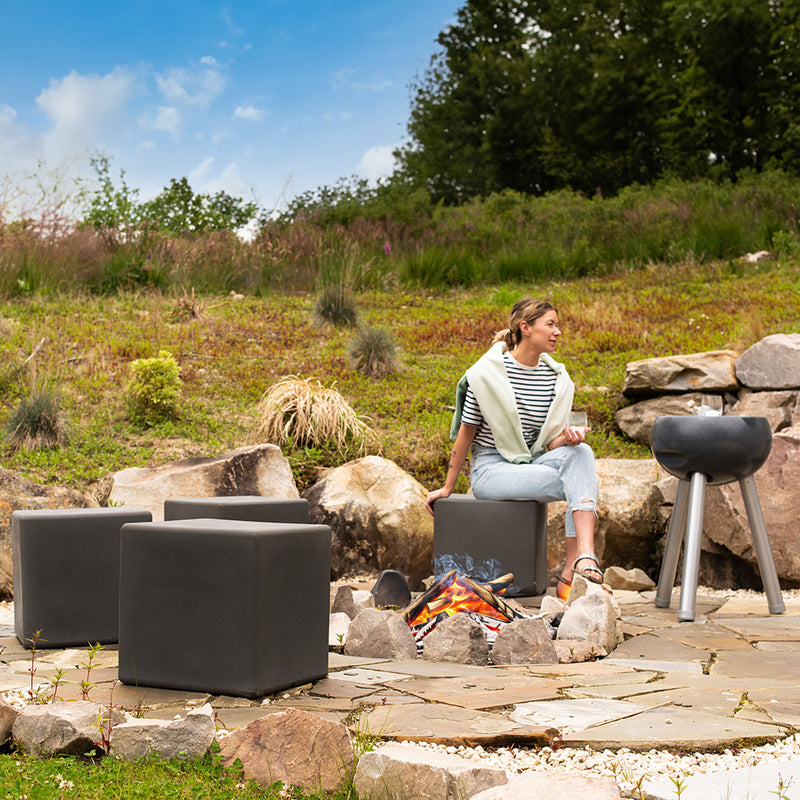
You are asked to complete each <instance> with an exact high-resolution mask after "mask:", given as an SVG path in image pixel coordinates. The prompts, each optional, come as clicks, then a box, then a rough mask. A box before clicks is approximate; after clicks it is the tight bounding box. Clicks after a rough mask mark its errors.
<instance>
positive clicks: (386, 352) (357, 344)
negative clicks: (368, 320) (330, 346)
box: [347, 328, 400, 378]
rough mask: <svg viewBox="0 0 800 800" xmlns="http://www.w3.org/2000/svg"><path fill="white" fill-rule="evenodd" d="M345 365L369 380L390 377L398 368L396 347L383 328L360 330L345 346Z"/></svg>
mask: <svg viewBox="0 0 800 800" xmlns="http://www.w3.org/2000/svg"><path fill="white" fill-rule="evenodd" d="M347 364H348V366H349V367H350V369H355V370H357V371H358V372H361V373H362V374H364V375H367V376H368V377H370V378H382V377H383V376H384V375H391V374H392V373H393V372H397V370H398V369H399V368H400V360H399V359H398V357H397V345H395V343H394V339H392V336H391V334H389V333H388V331H386V330H384V329H383V328H361V329H360V330H359V331H358V333H357V334H356V335H355V336H354V337H353V338H352V339H351V340H350V343H349V345H348V346H347Z"/></svg>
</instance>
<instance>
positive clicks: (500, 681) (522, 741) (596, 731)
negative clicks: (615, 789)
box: [0, 590, 800, 798]
mask: <svg viewBox="0 0 800 800" xmlns="http://www.w3.org/2000/svg"><path fill="white" fill-rule="evenodd" d="M615 596H616V595H615ZM619 601H620V607H621V609H622V614H623V622H624V626H625V630H626V631H628V637H629V638H627V640H626V641H625V642H624V643H623V644H622V645H621V646H620V647H618V648H617V650H615V651H614V652H613V653H612V654H611V655H610V656H609V657H608V658H606V659H604V660H601V661H596V662H588V663H581V664H556V665H549V664H548V665H526V666H522V667H519V666H517V667H488V666H487V667H474V666H466V665H458V664H448V663H442V662H429V661H424V660H421V659H420V660H417V661H400V662H392V661H388V660H384V659H365V658H354V657H347V656H343V655H340V654H338V653H331V654H330V658H329V673H328V676H327V677H325V678H323V679H321V680H319V681H316V682H315V683H314V684H313V685H305V686H300V687H294V688H293V689H288V690H285V691H283V692H278V693H277V694H275V695H273V696H271V697H268V698H263V699H258V700H248V699H245V698H236V697H214V696H211V695H208V694H205V693H202V692H188V691H178V690H171V689H170V690H167V689H151V688H139V687H135V686H123V685H121V684H119V683H116V681H115V677H116V652H117V651H116V648H115V647H113V646H108V647H106V648H104V649H103V650H102V651H101V652H100V654H99V655H98V657H97V659H96V663H97V667H96V668H95V669H93V670H92V673H91V676H90V681H91V682H92V683H94V684H95V687H94V688H93V689H92V690H91V692H90V698H91V699H92V700H95V701H98V702H101V703H107V702H113V703H116V704H119V705H122V706H125V707H130V708H133V707H137V706H140V707H142V708H143V709H144V710H145V712H146V714H147V716H153V717H162V718H172V717H174V715H175V714H183V713H185V712H186V710H187V709H190V708H196V707H198V706H199V705H202V704H203V703H204V702H206V701H210V702H212V704H213V705H214V708H215V710H216V712H217V715H218V719H219V721H220V723H221V724H224V725H225V726H226V727H227V728H229V729H232V728H235V727H239V726H241V725H245V724H247V723H248V722H250V721H251V720H252V719H255V718H257V717H258V716H263V715H264V714H268V713H274V712H276V711H280V710H283V709H285V708H287V707H291V706H294V707H299V708H303V709H306V710H309V711H312V712H314V713H317V714H319V715H320V716H322V717H324V718H326V719H336V720H343V719H346V720H347V721H348V722H351V723H353V722H354V721H355V722H357V723H358V724H359V725H360V726H362V728H363V726H367V727H368V729H369V730H370V731H371V732H372V733H373V734H375V735H377V736H380V737H382V738H385V739H408V740H416V741H437V742H447V743H450V744H456V745H458V744H463V745H465V746H469V745H474V744H476V743H481V744H483V745H484V746H488V745H498V744H499V743H503V744H516V745H518V746H540V745H542V744H546V743H548V742H550V741H551V740H552V739H553V738H554V737H556V736H558V737H561V739H562V741H563V743H564V744H570V745H575V746H587V745H588V746H591V747H592V748H595V749H602V748H611V749H614V748H628V749H631V750H635V749H644V748H648V749H649V748H653V747H659V748H664V747H667V748H674V749H675V750H692V749H701V750H715V749H724V748H726V747H735V746H740V745H742V744H743V743H747V742H753V743H755V742H764V741H770V740H775V739H779V738H783V737H784V736H787V735H789V734H791V733H793V732H795V730H797V729H798V728H800V659H798V654H800V600H796V599H791V600H787V610H786V613H785V614H782V615H780V616H771V615H770V614H769V613H768V610H767V601H766V598H765V597H764V596H763V595H757V594H756V595H753V596H748V597H746V598H741V597H737V598H733V599H731V600H727V599H726V598H724V597H716V596H704V595H701V596H698V603H697V608H698V617H697V619H696V620H695V621H694V622H686V623H681V622H678V620H677V605H678V591H677V590H676V592H675V594H674V595H673V603H672V608H670V609H659V608H656V607H655V606H654V605H653V602H652V601H653V593H652V592H647V593H641V594H638V593H633V592H623V593H619ZM528 602H529V603H530V604H532V605H535V604H536V603H537V600H536V599H535V598H529V599H528ZM632 632H635V634H634V633H632ZM213 646H214V645H213V641H209V647H213ZM86 658H87V654H86V652H85V651H81V650H79V649H76V648H70V649H69V650H66V649H65V650H52V649H41V650H37V653H36V672H35V673H34V677H33V685H34V687H37V686H40V687H43V688H50V687H51V683H50V681H49V680H48V678H53V677H54V675H55V671H56V668H60V669H62V670H63V671H64V676H63V678H62V679H61V683H60V685H59V697H63V698H75V699H77V698H79V697H80V696H81V693H82V690H81V687H80V681H81V680H84V679H85V677H86V670H85V668H83V667H81V664H82V663H85V661H86ZM30 666H31V654H30V651H28V650H26V649H25V648H24V647H23V646H22V645H21V644H20V643H19V642H18V641H17V639H16V637H15V636H14V631H13V625H12V624H11V621H9V620H8V619H2V618H0V691H3V692H5V691H9V690H16V691H18V692H22V693H24V692H26V691H27V690H28V689H29V688H30V686H31V676H30V673H29V670H30ZM773 777H774V776H773ZM770 780H772V778H770ZM797 783H800V778H799V779H798V781H797ZM772 788H773V789H774V788H775V786H774V785H773V786H772ZM673 789H674V787H673ZM654 796H656V795H655V794H654ZM673 796H674V791H673ZM693 796H695V795H692V794H688V793H684V795H683V798H690V797H693ZM697 796H698V797H699V796H700V795H697ZM705 796H714V795H705Z"/></svg>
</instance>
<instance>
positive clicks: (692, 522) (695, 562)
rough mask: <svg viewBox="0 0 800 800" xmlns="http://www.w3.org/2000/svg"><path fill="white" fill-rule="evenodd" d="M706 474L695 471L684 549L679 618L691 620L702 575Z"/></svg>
mask: <svg viewBox="0 0 800 800" xmlns="http://www.w3.org/2000/svg"><path fill="white" fill-rule="evenodd" d="M705 495H706V476H705V475H703V474H702V473H700V472H693V473H692V477H691V481H690V487H689V510H688V513H687V520H686V545H685V547H684V549H683V580H682V582H681V602H680V606H679V607H678V619H679V620H680V621H681V622H691V621H692V620H694V616H695V613H694V612H695V603H696V601H697V583H698V580H699V576H700V545H701V543H702V536H703V514H704V513H705V506H706V496H705Z"/></svg>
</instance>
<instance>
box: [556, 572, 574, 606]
mask: <svg viewBox="0 0 800 800" xmlns="http://www.w3.org/2000/svg"><path fill="white" fill-rule="evenodd" d="M559 583H563V584H564V585H565V586H566V587H567V588H566V589H565V590H563V591H562V590H561V587H560V586H559V585H558V584H559ZM571 588H572V581H568V580H567V579H566V578H564V577H562V576H561V575H559V576H558V577H557V578H556V597H557V598H558V599H559V600H563V601H564V602H565V603H566V602H567V600H568V599H569V590H570V589H571Z"/></svg>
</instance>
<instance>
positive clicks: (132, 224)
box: [80, 155, 258, 249]
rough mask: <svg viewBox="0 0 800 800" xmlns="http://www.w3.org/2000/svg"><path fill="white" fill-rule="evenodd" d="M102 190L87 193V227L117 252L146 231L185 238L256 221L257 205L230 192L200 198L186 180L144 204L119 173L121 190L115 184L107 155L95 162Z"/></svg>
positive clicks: (83, 195)
mask: <svg viewBox="0 0 800 800" xmlns="http://www.w3.org/2000/svg"><path fill="white" fill-rule="evenodd" d="M91 165H92V167H93V168H94V170H95V173H96V175H97V180H98V182H99V186H98V187H96V188H94V189H92V190H91V191H90V190H88V189H87V188H85V187H84V188H83V189H82V190H81V192H80V199H81V201H82V203H83V206H84V216H83V219H82V221H81V223H80V224H81V226H82V227H91V228H94V229H95V230H96V231H97V233H98V234H99V235H100V236H102V237H103V239H104V241H105V242H106V243H107V244H108V245H109V246H110V247H111V248H112V249H114V248H116V247H118V246H119V245H121V244H124V243H126V242H131V241H133V240H134V239H135V238H137V236H139V235H140V234H141V233H142V232H143V231H160V232H162V233H172V234H186V233H203V232H207V231H236V230H239V229H240V228H242V227H244V226H245V225H247V223H248V222H250V221H251V220H253V219H255V217H256V215H257V214H258V206H257V205H256V203H253V202H247V201H245V200H243V199H241V198H239V197H232V196H231V195H229V194H227V193H226V192H217V193H216V194H213V195H209V194H195V193H194V192H193V191H192V187H191V186H190V185H189V181H188V180H187V179H186V178H180V179H179V180H177V179H175V178H173V179H172V180H171V181H170V184H169V186H167V187H166V188H165V189H164V190H163V191H162V192H161V194H159V195H158V197H156V198H154V199H153V200H149V201H147V202H145V203H140V202H139V190H138V189H132V188H131V187H130V186H128V184H127V183H126V182H125V172H124V171H123V170H121V171H120V186H119V187H117V186H115V185H114V182H113V181H112V180H111V176H110V171H111V170H110V164H109V160H108V158H107V157H106V156H103V155H98V156H94V157H93V158H92V159H91Z"/></svg>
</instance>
